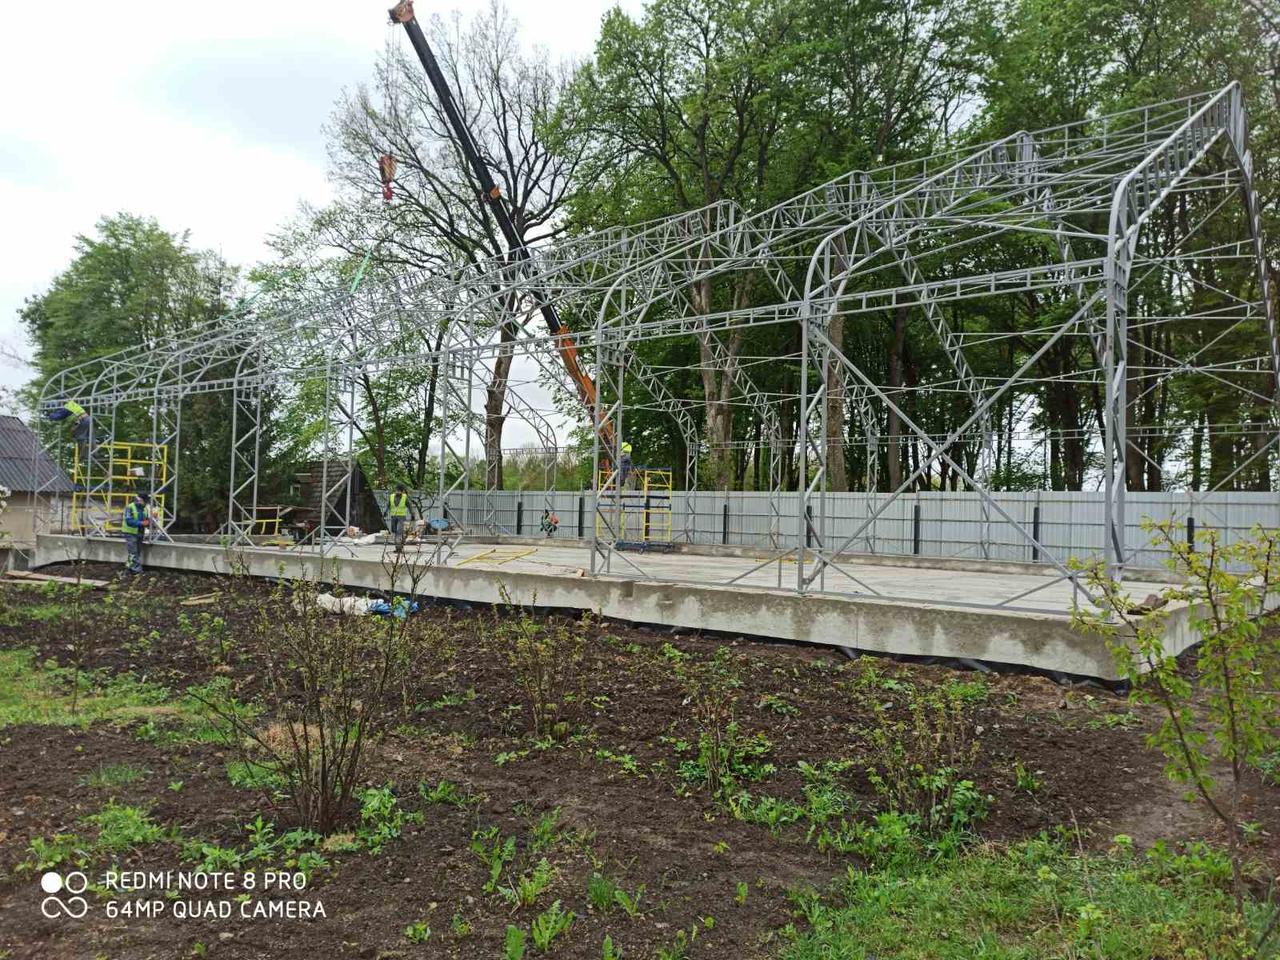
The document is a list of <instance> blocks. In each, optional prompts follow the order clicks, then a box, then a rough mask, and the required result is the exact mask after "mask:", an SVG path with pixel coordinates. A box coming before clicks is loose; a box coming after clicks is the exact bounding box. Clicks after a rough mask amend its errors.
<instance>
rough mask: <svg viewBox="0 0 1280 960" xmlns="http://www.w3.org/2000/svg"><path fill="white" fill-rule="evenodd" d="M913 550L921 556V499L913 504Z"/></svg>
mask: <svg viewBox="0 0 1280 960" xmlns="http://www.w3.org/2000/svg"><path fill="white" fill-rule="evenodd" d="M911 552H912V553H913V554H915V555H916V556H917V557H918V556H920V501H919V500H917V501H916V502H915V503H913V504H912V505H911Z"/></svg>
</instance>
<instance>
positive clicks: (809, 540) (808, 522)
mask: <svg viewBox="0 0 1280 960" xmlns="http://www.w3.org/2000/svg"><path fill="white" fill-rule="evenodd" d="M804 545H805V546H806V547H812V546H813V505H812V504H807V505H806V506H805V508H804Z"/></svg>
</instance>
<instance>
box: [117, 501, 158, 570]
mask: <svg viewBox="0 0 1280 960" xmlns="http://www.w3.org/2000/svg"><path fill="white" fill-rule="evenodd" d="M149 502H150V501H149V500H148V498H147V495H146V494H145V493H135V494H134V495H133V500H131V501H130V502H129V503H128V504H127V505H126V506H125V508H124V527H123V529H124V547H125V561H124V569H125V573H127V574H128V575H129V576H135V575H137V574H139V573H141V572H142V540H143V537H145V536H146V534H147V530H149V529H150V527H151V508H150V506H148V504H149Z"/></svg>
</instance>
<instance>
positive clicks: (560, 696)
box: [493, 591, 590, 738]
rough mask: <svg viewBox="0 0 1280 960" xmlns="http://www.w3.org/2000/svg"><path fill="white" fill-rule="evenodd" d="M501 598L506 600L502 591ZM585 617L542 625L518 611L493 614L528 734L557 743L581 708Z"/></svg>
mask: <svg viewBox="0 0 1280 960" xmlns="http://www.w3.org/2000/svg"><path fill="white" fill-rule="evenodd" d="M503 596H504V599H506V600H507V601H508V602H509V601H510V598H509V597H508V596H506V594H505V591H504V594H503ZM589 626H590V620H589V617H584V618H583V620H582V621H581V622H579V623H577V624H569V623H565V622H563V621H556V622H553V623H544V622H542V621H540V620H538V619H536V618H535V617H534V616H533V615H532V614H531V613H530V612H529V611H528V610H526V609H525V608H523V607H514V608H511V607H509V608H508V609H507V611H506V612H495V614H494V620H493V639H494V641H495V642H496V644H497V646H498V649H499V650H500V652H501V655H502V657H503V659H504V660H505V661H506V664H507V666H508V667H509V668H510V670H511V674H512V677H513V679H514V681H515V685H516V689H517V690H518V691H519V693H520V697H521V699H522V700H523V701H524V706H525V708H526V711H527V718H528V724H529V732H530V733H532V734H533V735H534V736H536V737H556V738H563V737H565V736H567V735H568V733H569V726H570V721H571V719H572V715H571V714H572V710H573V709H574V708H575V707H576V706H577V705H579V704H581V703H582V700H583V695H582V688H581V682H582V671H581V666H582V659H583V647H584V636H585V634H586V632H587V630H588V629H589Z"/></svg>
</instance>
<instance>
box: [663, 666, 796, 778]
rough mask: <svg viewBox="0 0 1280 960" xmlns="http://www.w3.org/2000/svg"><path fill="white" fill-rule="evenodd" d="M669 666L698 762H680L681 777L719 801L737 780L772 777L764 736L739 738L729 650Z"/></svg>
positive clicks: (736, 684)
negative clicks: (690, 726) (688, 718)
mask: <svg viewBox="0 0 1280 960" xmlns="http://www.w3.org/2000/svg"><path fill="white" fill-rule="evenodd" d="M673 664H674V670H675V673H676V678H677V679H678V680H679V681H680V685H681V686H682V687H683V688H684V691H685V704H686V705H687V706H688V707H689V711H690V714H691V718H692V720H693V725H694V729H695V733H696V742H697V745H698V754H697V759H695V760H688V761H685V762H684V763H682V764H681V765H680V776H681V777H682V778H683V779H684V780H685V781H687V782H690V783H695V784H700V785H701V786H703V787H705V788H706V790H707V792H708V793H709V794H711V796H713V797H715V798H717V799H722V798H725V797H727V796H729V795H730V794H731V793H732V792H733V787H734V786H735V785H736V784H737V783H738V782H739V781H742V780H750V781H758V780H762V779H764V778H765V777H766V776H768V775H769V774H771V773H772V772H773V771H774V769H775V768H774V766H773V764H771V763H767V762H765V760H764V758H765V757H766V756H767V755H768V753H769V752H770V750H771V749H772V744H770V743H769V741H768V739H767V738H765V736H764V735H763V734H755V735H754V736H746V735H745V734H743V732H742V729H741V727H740V726H739V724H738V722H737V720H736V719H735V711H736V708H737V703H738V689H739V688H740V687H741V686H742V681H741V680H740V679H739V677H738V672H737V667H736V665H735V664H734V662H733V659H732V654H731V653H730V651H729V648H728V647H720V648H718V649H717V650H716V652H715V655H714V656H713V657H712V658H711V659H710V660H705V661H698V660H693V659H683V658H682V659H676V660H673Z"/></svg>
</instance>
